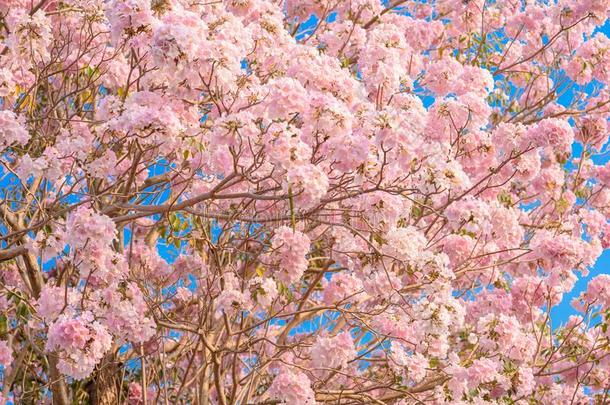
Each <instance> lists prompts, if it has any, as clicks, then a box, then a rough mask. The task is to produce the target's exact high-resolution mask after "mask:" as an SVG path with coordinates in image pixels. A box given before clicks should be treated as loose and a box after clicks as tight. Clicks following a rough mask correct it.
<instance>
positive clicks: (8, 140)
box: [0, 110, 30, 147]
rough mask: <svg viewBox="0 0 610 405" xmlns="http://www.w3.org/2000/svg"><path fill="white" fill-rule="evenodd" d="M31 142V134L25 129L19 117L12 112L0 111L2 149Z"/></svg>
mask: <svg viewBox="0 0 610 405" xmlns="http://www.w3.org/2000/svg"><path fill="white" fill-rule="evenodd" d="M29 140H30V134H29V133H28V131H27V130H26V129H25V128H24V127H23V124H22V123H21V122H20V119H19V117H18V116H17V115H16V114H15V113H14V112H12V111H10V110H3V111H0V147H7V146H11V145H12V144H14V143H16V144H19V145H22V146H23V145H25V144H26V143H28V141H29Z"/></svg>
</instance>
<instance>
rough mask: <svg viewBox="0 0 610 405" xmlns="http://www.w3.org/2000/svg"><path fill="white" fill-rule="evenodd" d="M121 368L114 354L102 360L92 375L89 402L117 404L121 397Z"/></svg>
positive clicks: (98, 404) (104, 404)
mask: <svg viewBox="0 0 610 405" xmlns="http://www.w3.org/2000/svg"><path fill="white" fill-rule="evenodd" d="M118 373H119V368H118V367H117V363H116V360H115V358H114V355H113V354H109V355H108V356H106V357H105V358H104V360H102V362H101V363H100V365H99V366H98V369H97V370H96V371H95V372H94V373H93V375H92V376H91V382H90V384H89V385H88V386H87V392H88V394H89V403H90V404H92V405H116V404H119V397H120V395H119V394H120V389H121V386H120V381H119V380H120V376H119V375H118Z"/></svg>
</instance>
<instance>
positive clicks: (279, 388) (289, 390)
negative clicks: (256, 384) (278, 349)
mask: <svg viewBox="0 0 610 405" xmlns="http://www.w3.org/2000/svg"><path fill="white" fill-rule="evenodd" d="M268 392H269V395H270V397H271V398H275V399H279V400H280V401H282V402H284V403H286V404H295V405H314V404H315V403H316V402H315V393H314V391H313V390H312V388H311V381H310V380H309V377H307V375H306V374H305V373H303V372H302V371H300V370H299V369H298V368H293V367H289V366H287V365H283V364H282V365H281V366H280V367H279V369H278V371H277V374H276V376H275V378H274V379H273V382H272V383H271V386H270V387H269V390H268Z"/></svg>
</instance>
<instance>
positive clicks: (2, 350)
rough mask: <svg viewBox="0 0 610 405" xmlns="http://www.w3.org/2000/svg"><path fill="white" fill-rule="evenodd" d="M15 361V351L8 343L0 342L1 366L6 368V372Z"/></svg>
mask: <svg viewBox="0 0 610 405" xmlns="http://www.w3.org/2000/svg"><path fill="white" fill-rule="evenodd" d="M12 361H13V349H12V348H11V347H10V346H9V345H8V342H6V341H4V340H0V365H2V366H4V368H5V370H6V368H7V367H9V366H10V365H11V363H12Z"/></svg>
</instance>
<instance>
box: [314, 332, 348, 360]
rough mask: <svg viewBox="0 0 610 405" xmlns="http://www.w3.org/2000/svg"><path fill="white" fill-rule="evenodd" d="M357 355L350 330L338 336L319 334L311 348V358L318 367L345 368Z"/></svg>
mask: <svg viewBox="0 0 610 405" xmlns="http://www.w3.org/2000/svg"><path fill="white" fill-rule="evenodd" d="M355 357H356V348H355V347H354V340H353V339H352V336H351V334H350V333H349V332H348V331H345V332H341V333H340V334H338V335H336V336H318V338H317V339H316V342H315V343H314V345H313V346H312V348H311V360H312V364H313V366H314V367H316V368H342V369H345V368H346V367H347V365H348V362H349V361H350V360H352V359H354V358H355Z"/></svg>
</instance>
